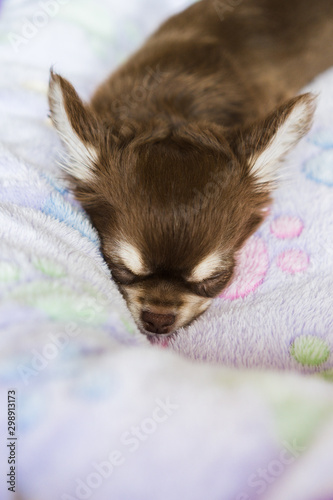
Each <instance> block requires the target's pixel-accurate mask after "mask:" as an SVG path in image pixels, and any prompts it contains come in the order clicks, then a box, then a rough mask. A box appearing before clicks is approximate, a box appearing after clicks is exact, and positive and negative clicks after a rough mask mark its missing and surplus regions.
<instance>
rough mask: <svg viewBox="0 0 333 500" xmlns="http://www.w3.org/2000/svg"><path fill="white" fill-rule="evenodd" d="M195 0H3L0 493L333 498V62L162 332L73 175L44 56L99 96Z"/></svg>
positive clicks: (149, 499)
mask: <svg viewBox="0 0 333 500" xmlns="http://www.w3.org/2000/svg"><path fill="white" fill-rule="evenodd" d="M189 3H191V2H186V1H184V0H168V1H167V2H164V3H163V5H160V4H156V3H154V2H153V1H152V0H136V1H135V2H134V0H133V1H131V2H123V3H122V4H119V3H117V2H114V1H113V0H110V1H107V0H98V1H93V0H80V1H79V0H43V1H32V0H10V1H9V0H7V1H4V2H2V3H1V2H0V9H1V10H0V23H1V24H0V62H1V69H2V71H1V73H0V293H1V302H0V330H1V336H0V345H1V347H0V352H1V354H0V356H1V364H0V390H1V395H2V396H1V397H2V399H1V400H2V401H3V404H2V407H3V408H4V409H5V411H2V412H1V415H0V429H1V435H2V436H3V438H4V439H3V440H2V444H1V447H0V461H1V464H3V466H2V468H1V477H0V487H1V493H0V498H1V499H6V498H15V496H14V494H13V492H12V491H11V490H10V489H8V488H11V487H12V488H14V489H15V492H16V494H17V498H18V499H21V500H39V499H42V500H45V499H47V500H53V499H62V500H73V499H85V498H95V499H100V500H105V499H106V498H112V499H113V498H114V499H120V500H127V499H128V500H141V499H145V500H156V499H157V498H158V499H159V500H164V499H169V498H175V499H183V498H188V499H191V500H196V499H198V500H199V499H200V500H202V499H203V498H205V499H207V500H214V499H219V500H234V499H237V500H245V499H246V500H248V499H259V498H265V500H274V499H278V498H279V499H281V498H283V499H285V500H288V499H290V500H298V499H299V500H301V499H302V500H328V499H329V498H332V495H333V479H332V463H333V451H332V450H333V425H332V424H333V393H332V386H331V384H330V383H329V382H328V381H329V380H331V379H332V375H333V369H332V361H333V354H332V351H333V308H332V287H333V272H332V271H333V196H332V194H333V126H332V122H331V116H332V112H333V94H332V87H333V72H332V71H331V72H327V73H326V74H325V75H322V76H321V77H320V78H318V79H317V81H316V82H314V83H313V84H311V86H310V87H309V88H311V89H312V90H314V91H316V92H318V93H320V96H319V98H318V111H317V114H316V119H315V123H314V127H313V129H312V131H311V132H310V134H309V136H308V137H307V138H306V139H305V140H303V141H302V142H301V143H300V144H299V146H298V147H297V148H296V150H295V151H294V152H293V153H292V154H291V155H290V156H289V158H288V160H287V161H286V171H287V172H289V173H290V176H289V179H288V181H287V182H286V183H285V184H283V185H282V186H281V188H280V189H279V190H278V192H277V193H276V196H275V203H274V206H273V208H272V211H271V214H270V216H269V218H268V219H267V221H266V223H265V224H264V225H263V226H262V228H261V229H260V230H259V231H258V232H257V233H256V234H255V235H254V236H253V237H252V238H251V240H250V241H249V242H248V244H247V245H246V247H245V248H244V250H243V251H242V253H241V254H240V255H239V264H238V271H237V275H236V278H235V280H234V282H233V283H232V284H231V286H230V287H229V288H228V289H227V290H226V291H225V292H224V293H223V294H222V295H221V297H218V298H217V299H216V300H215V301H214V303H213V305H212V307H211V308H210V309H209V311H208V312H207V313H205V314H204V315H203V316H202V317H201V318H199V319H198V320H197V321H196V322H195V323H193V324H192V325H191V326H190V327H189V328H187V329H184V330H181V331H180V332H179V334H178V336H177V337H176V339H174V340H172V341H171V342H169V345H168V346H164V347H167V348H164V349H161V348H160V347H158V346H155V347H152V346H150V345H149V344H148V342H147V341H146V339H145V338H144V337H143V336H142V335H141V334H140V333H139V332H138V331H137V329H136V327H135V324H134V322H133V320H132V318H131V316H130V314H129V312H128V310H127V308H126V305H125V303H124V301H123V299H122V297H121V295H120V294H119V292H118V290H117V288H116V286H115V285H114V283H113V282H112V279H111V276H110V273H109V270H108V268H107V266H106V265H105V263H104V261H103V258H102V256H101V254H100V251H99V241H98V236H97V233H96V231H95V230H94V229H93V227H92V226H91V224H90V222H89V220H88V218H87V216H86V215H85V213H84V212H83V211H82V209H81V207H80V206H79V205H78V204H77V203H76V202H75V200H74V199H73V197H72V195H71V194H70V192H69V191H68V189H67V187H66V186H65V185H64V183H63V182H62V180H61V177H60V176H59V167H58V166H57V162H58V161H59V160H60V159H61V155H62V149H61V145H60V143H59V140H58V138H57V135H56V133H55V131H54V130H53V129H52V127H51V124H50V121H49V119H48V118H47V114H48V107H47V99H46V93H47V82H48V71H49V67H50V66H51V65H54V67H55V69H56V70H57V71H59V72H60V73H62V74H63V75H64V76H66V77H68V78H69V79H70V80H71V81H72V82H73V84H74V85H75V86H76V88H77V89H78V91H79V93H80V94H81V95H82V97H84V98H87V97H88V96H89V95H90V93H91V92H92V90H93V88H94V87H95V85H96V84H97V83H98V82H99V81H100V80H102V79H103V78H104V77H105V76H106V74H107V73H108V72H109V71H110V70H111V69H112V68H114V67H115V66H116V65H117V64H119V63H120V62H121V61H122V60H123V59H124V58H125V57H126V55H127V54H128V53H130V52H131V51H132V50H133V49H135V47H137V46H138V44H139V43H140V42H141V41H142V39H143V38H144V36H145V35H147V34H148V33H149V32H151V31H152V29H153V28H154V27H155V26H156V25H157V24H158V22H159V21H161V20H162V19H163V18H164V17H166V16H167V15H169V14H171V13H173V12H175V11H177V10H180V9H181V8H183V7H185V6H186V5H188V4H189ZM231 4H232V5H231ZM229 7H230V8H237V6H235V5H234V3H232V2H231V3H230V5H229ZM134 95H135V94H133V96H134ZM130 98H131V97H130ZM132 99H135V97H132ZM185 358H190V360H186V359H185ZM193 361H195V362H193ZM200 361H205V362H211V363H215V364H220V365H224V367H228V368H235V367H237V368H238V369H240V368H241V369H244V368H248V367H252V368H256V369H259V370H256V371H252V372H249V371H246V372H245V371H242V370H237V371H234V370H231V369H230V370H227V369H226V368H224V367H221V366H215V367H213V366H211V364H210V363H205V364H203V363H201V362H200ZM263 368H266V369H267V368H271V369H272V368H273V369H276V370H279V371H280V372H279V373H277V372H267V371H265V372H263V371H262V370H263ZM285 369H292V370H293V371H299V372H303V373H307V374H314V375H313V376H312V377H304V376H301V375H299V374H298V375H297V374H293V375H292V374H287V373H283V372H282V370H285ZM260 370H261V371H260ZM323 379H326V380H323ZM10 390H14V391H15V417H16V427H15V434H14V435H11V434H10V433H9V432H10V429H12V426H10V428H8V412H7V408H6V401H7V394H8V391H10ZM11 408H12V407H11ZM11 411H12V410H11ZM10 416H11V417H12V414H10ZM10 421H12V418H11V419H10ZM15 438H17V439H15ZM11 452H13V453H14V455H15V462H14V465H12V466H13V467H14V469H10V466H11V464H10V463H9V461H10V457H11ZM11 481H12V483H13V484H14V485H15V486H12V485H11Z"/></svg>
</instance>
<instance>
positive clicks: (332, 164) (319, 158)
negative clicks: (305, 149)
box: [303, 149, 333, 187]
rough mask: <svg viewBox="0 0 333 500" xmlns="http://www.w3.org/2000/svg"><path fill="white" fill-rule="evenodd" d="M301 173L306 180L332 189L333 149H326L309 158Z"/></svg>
mask: <svg viewBox="0 0 333 500" xmlns="http://www.w3.org/2000/svg"><path fill="white" fill-rule="evenodd" d="M303 171H304V173H305V175H306V177H308V179H311V180H312V181H315V182H318V183H320V184H325V185H326V186H329V187H333V149H327V150H325V151H323V152H322V153H320V154H318V155H316V156H315V157H313V158H310V159H309V160H308V161H307V162H306V163H305V165H304V168H303Z"/></svg>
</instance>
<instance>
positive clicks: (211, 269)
mask: <svg viewBox="0 0 333 500" xmlns="http://www.w3.org/2000/svg"><path fill="white" fill-rule="evenodd" d="M221 265H222V258H221V255H220V253H218V252H213V253H211V254H209V255H207V257H205V258H204V259H203V260H202V261H201V262H200V263H199V264H198V265H197V266H196V267H195V268H194V269H193V271H192V273H191V274H190V276H188V277H187V281H189V282H194V283H196V282H201V281H204V280H206V279H209V278H211V277H213V276H214V275H215V274H221V273H219V269H220V268H221Z"/></svg>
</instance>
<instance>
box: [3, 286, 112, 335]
mask: <svg viewBox="0 0 333 500" xmlns="http://www.w3.org/2000/svg"><path fill="white" fill-rule="evenodd" d="M11 298H12V299H13V300H15V301H16V302H19V303H21V304H25V305H28V306H30V307H35V308H37V309H39V310H41V311H43V312H44V313H45V314H47V315H48V316H49V317H50V318H52V319H54V320H56V321H64V320H69V321H78V322H80V323H83V324H87V326H89V325H94V326H96V325H101V324H103V323H105V322H106V320H107V316H108V312H107V310H106V308H105V306H101V305H100V301H99V300H98V295H97V294H96V293H95V296H89V295H86V294H83V293H82V292H81V291H76V290H72V289H71V288H69V287H66V286H63V285H61V284H59V283H57V282H47V281H41V282H33V283H29V284H27V285H25V286H22V287H20V288H19V289H18V290H15V291H14V292H13V293H12V297H11Z"/></svg>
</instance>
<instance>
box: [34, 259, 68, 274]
mask: <svg viewBox="0 0 333 500" xmlns="http://www.w3.org/2000/svg"><path fill="white" fill-rule="evenodd" d="M33 264H34V266H35V268H36V269H38V270H39V271H42V273H44V274H46V275H47V276H52V278H60V277H62V276H66V272H65V269H64V268H63V267H62V266H61V265H60V264H58V263H57V262H54V261H52V260H49V259H36V260H35V261H34V262H33Z"/></svg>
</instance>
